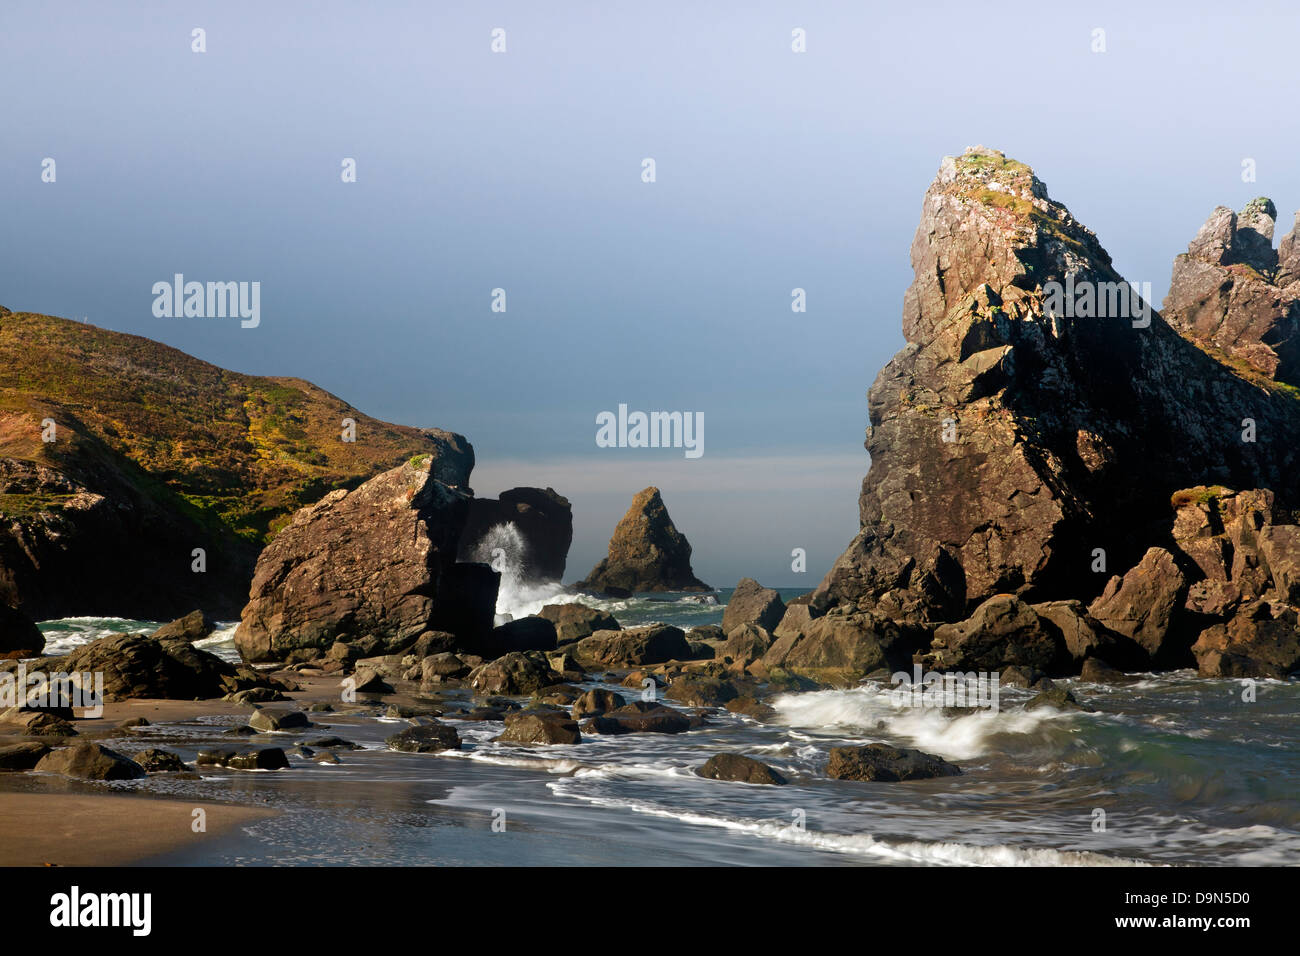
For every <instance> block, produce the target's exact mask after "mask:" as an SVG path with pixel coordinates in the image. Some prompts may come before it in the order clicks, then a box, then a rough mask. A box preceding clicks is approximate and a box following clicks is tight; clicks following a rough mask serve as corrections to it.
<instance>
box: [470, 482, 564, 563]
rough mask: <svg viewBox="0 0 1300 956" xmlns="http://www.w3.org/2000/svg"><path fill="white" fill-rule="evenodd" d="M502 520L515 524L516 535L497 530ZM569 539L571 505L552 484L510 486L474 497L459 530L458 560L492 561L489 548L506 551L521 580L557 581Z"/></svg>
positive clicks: (507, 558)
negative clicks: (515, 550)
mask: <svg viewBox="0 0 1300 956" xmlns="http://www.w3.org/2000/svg"><path fill="white" fill-rule="evenodd" d="M502 525H513V526H514V531H516V532H517V535H504V534H503V535H497V534H494V533H493V531H494V529H496V528H499V527H501V526H502ZM572 543H573V508H572V507H571V506H570V504H569V499H567V498H565V497H564V496H563V495H560V494H557V493H556V491H555V489H553V488H544V489H543V488H511V489H510V490H509V491H503V492H501V497H500V498H475V499H473V500H472V501H471V502H470V507H469V516H468V518H467V519H466V521H465V529H464V531H462V532H461V543H460V552H459V560H461V561H481V562H487V563H491V561H492V559H493V554H492V550H493V549H494V548H498V547H499V548H503V549H505V550H506V551H507V552H509V551H510V550H511V548H512V547H518V549H519V553H517V554H511V553H507V554H506V555H505V558H506V561H507V562H509V563H510V564H511V565H512V566H515V567H517V568H518V574H519V578H520V580H523V581H560V580H562V579H563V578H564V566H565V563H566V562H567V560H568V555H569V545H570V544H572Z"/></svg>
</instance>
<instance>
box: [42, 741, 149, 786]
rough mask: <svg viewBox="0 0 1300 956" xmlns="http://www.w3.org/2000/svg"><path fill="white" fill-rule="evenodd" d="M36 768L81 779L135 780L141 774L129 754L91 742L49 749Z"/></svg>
mask: <svg viewBox="0 0 1300 956" xmlns="http://www.w3.org/2000/svg"><path fill="white" fill-rule="evenodd" d="M36 769H37V770H38V771H41V772H42V773H61V774H63V775H64V776H67V777H80V778H81V779H83V780H136V779H139V778H140V777H143V776H144V769H143V768H142V767H141V766H140V765H139V764H138V763H136V762H135V761H134V760H132V759H131V758H130V757H127V756H126V755H125V754H120V753H118V752H117V751H116V750H109V749H108V748H107V747H104V746H101V745H100V744H92V743H83V744H76V745H74V746H72V747H64V748H62V749H60V750H54V751H51V752H50V753H48V754H46V755H45V756H44V757H42V758H41V759H40V762H38V763H37V764H36Z"/></svg>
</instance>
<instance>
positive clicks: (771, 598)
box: [722, 578, 785, 634]
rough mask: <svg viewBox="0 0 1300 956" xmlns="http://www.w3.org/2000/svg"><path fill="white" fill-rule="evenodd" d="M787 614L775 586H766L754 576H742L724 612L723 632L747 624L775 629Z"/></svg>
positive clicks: (767, 629)
mask: <svg viewBox="0 0 1300 956" xmlns="http://www.w3.org/2000/svg"><path fill="white" fill-rule="evenodd" d="M784 616H785V604H784V602H782V600H781V595H780V593H779V592H778V591H777V590H776V589H774V588H765V587H763V585H761V584H759V583H758V582H757V581H755V580H754V579H753V578H741V579H740V583H739V584H737V585H736V590H735V591H734V592H732V595H731V597H730V598H728V599H727V607H726V610H724V611H723V612H722V633H723V634H730V633H731V632H732V631H734V630H735V629H736V628H738V627H741V626H742V625H745V624H755V625H757V626H758V627H761V628H763V629H764V630H765V631H773V630H775V629H776V626H777V625H778V624H780V623H781V618H782V617H784Z"/></svg>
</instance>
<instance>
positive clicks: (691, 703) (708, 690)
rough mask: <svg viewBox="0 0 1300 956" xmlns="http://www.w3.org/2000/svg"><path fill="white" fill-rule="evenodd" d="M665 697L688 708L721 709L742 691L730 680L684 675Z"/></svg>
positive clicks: (671, 684)
mask: <svg viewBox="0 0 1300 956" xmlns="http://www.w3.org/2000/svg"><path fill="white" fill-rule="evenodd" d="M664 696H665V697H667V698H669V699H670V700H675V701H677V702H678V703H680V704H685V705H687V706H688V707H721V706H722V705H723V704H725V703H726V702H727V701H729V700H734V699H735V698H737V697H739V696H740V691H739V690H738V689H737V688H736V685H735V684H733V683H732V682H731V681H728V680H721V679H719V678H717V677H704V676H696V675H692V674H683V675H682V676H681V677H678V678H676V679H675V680H673V681H672V682H671V683H670V684H669V685H668V689H667V690H666V691H664Z"/></svg>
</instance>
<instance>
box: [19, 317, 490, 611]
mask: <svg viewBox="0 0 1300 956" xmlns="http://www.w3.org/2000/svg"><path fill="white" fill-rule="evenodd" d="M345 418H351V419H353V420H354V421H355V422H356V441H355V442H344V441H343V440H342V431H343V424H342V423H343V419H345ZM47 419H48V420H50V421H52V422H53V423H54V432H53V437H54V439H55V440H54V441H52V442H46V441H43V440H42V433H43V431H46V434H49V432H48V431H47V430H46V429H45V426H43V425H42V422H43V421H45V420H47ZM435 451H436V452H439V454H440V455H441V456H442V460H447V461H451V460H455V462H456V464H455V468H463V467H465V466H467V465H468V466H472V464H473V450H472V449H471V448H470V447H469V444H468V442H466V441H465V440H464V439H463V438H461V437H460V436H457V435H452V434H450V433H447V432H438V431H424V430H421V429H415V428H407V427H403V426H398V425H389V424H387V423H385V422H380V421H377V420H375V419H372V418H370V417H369V416H366V415H363V414H361V413H360V412H358V411H356V410H355V409H354V408H352V407H351V406H349V405H348V404H347V403H345V402H343V401H342V400H340V399H338V398H336V397H335V396H333V395H330V394H329V393H328V392H325V391H323V390H322V389H319V388H317V387H316V386H314V385H312V384H311V383H309V382H305V381H302V380H300V379H281V378H262V377H259V376H252V375H241V374H238V373H235V372H230V371H226V370H225V369H221V368H218V367H216V366H214V365H210V364H208V363H206V362H202V361H199V360H198V359H195V358H192V357H190V356H188V355H186V354H184V353H183V352H180V351H178V350H176V349H173V348H169V347H167V346H165V345H161V344H159V343H157V342H153V341H150V340H149V339H144V338H140V337H138V336H133V335H124V334H121V333H116V332H109V331H105V330H103V329H98V328H95V327H94V326H91V325H86V324H83V323H80V322H72V321H68V320H66V319H58V318H53V317H51V316H43V315H35V314H29V313H12V312H9V311H8V310H4V309H0V602H4V603H6V604H9V605H11V606H19V607H21V608H22V610H23V611H24V612H25V613H26V614H27V615H28V616H30V617H33V618H37V619H44V618H50V617H62V616H69V615H78V614H99V615H104V614H116V615H121V616H124V617H136V618H146V619H147V618H154V619H167V618H170V617H175V616H177V615H178V614H182V613H185V612H187V611H192V610H194V608H196V607H201V608H203V609H205V610H207V611H209V612H210V613H213V614H217V615H221V616H230V617H234V616H237V615H238V612H239V609H240V608H241V607H242V606H243V605H244V602H245V601H246V599H247V597H248V582H249V580H250V579H251V577H252V572H253V566H254V562H255V561H256V559H257V555H258V552H259V551H260V550H261V547H262V545H263V544H264V543H265V542H266V541H267V540H268V539H269V538H270V537H271V535H272V533H273V532H274V531H275V530H278V529H279V528H280V527H282V526H283V525H284V524H285V523H287V522H288V520H289V517H290V516H291V515H292V513H293V512H294V511H295V510H296V509H297V508H299V507H302V506H304V505H307V504H311V503H312V502H315V501H316V500H318V499H319V498H321V497H322V496H323V495H325V494H327V493H328V492H330V491H332V490H334V489H340V488H342V489H347V488H354V487H356V486H357V485H359V484H361V482H363V481H364V480H366V479H367V478H369V477H371V476H373V475H375V474H378V473H379V472H381V471H383V470H385V469H387V468H391V467H393V466H395V465H397V464H399V463H401V462H403V461H406V460H408V459H410V458H411V457H413V456H416V455H420V454H430V453H433V452H435ZM195 548H202V549H204V551H205V560H206V571H203V572H201V573H196V572H195V571H194V570H193V562H194V557H193V550H194V549H195Z"/></svg>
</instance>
